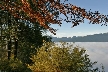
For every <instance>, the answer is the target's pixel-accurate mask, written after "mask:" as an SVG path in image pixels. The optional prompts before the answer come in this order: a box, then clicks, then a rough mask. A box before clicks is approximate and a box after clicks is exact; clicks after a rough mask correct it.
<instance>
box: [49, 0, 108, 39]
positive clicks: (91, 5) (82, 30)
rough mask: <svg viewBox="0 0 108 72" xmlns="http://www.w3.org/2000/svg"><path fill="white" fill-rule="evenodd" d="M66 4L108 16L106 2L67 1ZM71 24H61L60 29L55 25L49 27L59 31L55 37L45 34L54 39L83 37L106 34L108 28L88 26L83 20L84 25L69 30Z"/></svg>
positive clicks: (87, 22) (94, 0)
mask: <svg viewBox="0 0 108 72" xmlns="http://www.w3.org/2000/svg"><path fill="white" fill-rule="evenodd" d="M67 3H71V4H73V5H76V6H79V7H81V8H85V9H87V11H89V10H90V9H91V11H93V12H94V11H99V12H100V13H101V14H106V15H108V9H106V8H107V7H108V0H68V2H67ZM71 26H72V23H66V22H63V24H62V26H61V27H60V26H59V25H57V24H54V25H51V27H53V28H54V29H59V30H58V31H57V32H56V35H53V34H52V33H50V32H47V34H48V35H52V36H54V37H72V36H85V35H93V34H99V33H106V32H108V26H104V25H103V26H101V24H89V21H88V20H85V22H84V23H82V24H80V25H78V26H75V27H74V28H71Z"/></svg>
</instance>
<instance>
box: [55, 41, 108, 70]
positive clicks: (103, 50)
mask: <svg viewBox="0 0 108 72" xmlns="http://www.w3.org/2000/svg"><path fill="white" fill-rule="evenodd" d="M68 43H69V44H73V43H72V42H68ZM57 44H58V45H59V46H60V43H57ZM76 45H77V46H79V47H81V48H84V49H85V50H86V52H85V54H88V55H89V57H88V58H89V59H90V60H91V62H94V61H97V64H96V65H94V67H98V68H100V67H101V66H102V64H103V66H104V67H105V69H104V70H105V72H108V42H75V44H73V47H76ZM73 47H72V49H73ZM100 69H101V68H100Z"/></svg>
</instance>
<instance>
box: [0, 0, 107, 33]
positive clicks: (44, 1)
mask: <svg viewBox="0 0 108 72" xmlns="http://www.w3.org/2000/svg"><path fill="white" fill-rule="evenodd" d="M65 1H67V0H65ZM0 2H1V4H0V8H1V9H2V10H8V11H9V12H10V13H11V14H12V15H13V16H14V17H15V18H19V19H23V20H29V21H31V22H38V23H39V24H40V25H41V26H43V27H44V28H45V29H49V30H50V32H51V33H53V34H56V33H55V32H56V30H55V29H53V28H51V27H49V25H48V24H47V23H50V24H59V25H60V26H61V24H62V22H61V21H63V20H64V21H66V22H67V23H68V22H72V24H73V27H74V26H77V25H79V23H82V22H84V18H86V19H88V20H90V23H92V24H101V23H104V25H106V26H107V22H108V15H103V14H100V13H99V12H98V11H95V12H91V11H86V9H82V8H81V7H77V6H75V5H72V4H65V3H61V2H60V0H17V1H14V0H3V1H0ZM22 12H23V13H24V14H21V13H22ZM60 14H63V15H65V16H66V18H65V19H63V18H61V17H60V16H59V15H60ZM68 15H69V16H70V17H69V16H68ZM102 25H103V24H102Z"/></svg>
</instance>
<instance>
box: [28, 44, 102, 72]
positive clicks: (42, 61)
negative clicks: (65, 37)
mask: <svg viewBox="0 0 108 72" xmlns="http://www.w3.org/2000/svg"><path fill="white" fill-rule="evenodd" d="M67 45H68V44H66V43H61V47H59V46H57V45H55V44H54V43H45V45H44V46H42V47H41V48H39V49H38V52H37V53H36V55H32V58H31V60H32V61H33V62H34V63H33V64H32V65H28V68H30V69H31V70H32V71H33V72H99V71H100V70H99V68H98V67H97V68H93V66H94V65H95V64H96V63H97V62H96V61H95V62H91V61H90V59H89V55H88V54H85V51H86V50H85V49H84V48H82V47H79V46H76V47H73V45H68V46H67ZM102 67H103V66H102ZM103 71H104V69H103Z"/></svg>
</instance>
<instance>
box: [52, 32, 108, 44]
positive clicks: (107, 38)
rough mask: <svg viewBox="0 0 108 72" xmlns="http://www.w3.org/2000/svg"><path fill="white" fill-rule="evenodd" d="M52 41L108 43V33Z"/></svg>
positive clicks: (53, 39)
mask: <svg viewBox="0 0 108 72" xmlns="http://www.w3.org/2000/svg"><path fill="white" fill-rule="evenodd" d="M52 41H55V42H59V41H63V42H108V32H107V33H100V34H94V35H87V36H78V37H76V36H73V37H72V38H71V37H69V38H67V37H62V38H57V37H52Z"/></svg>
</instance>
